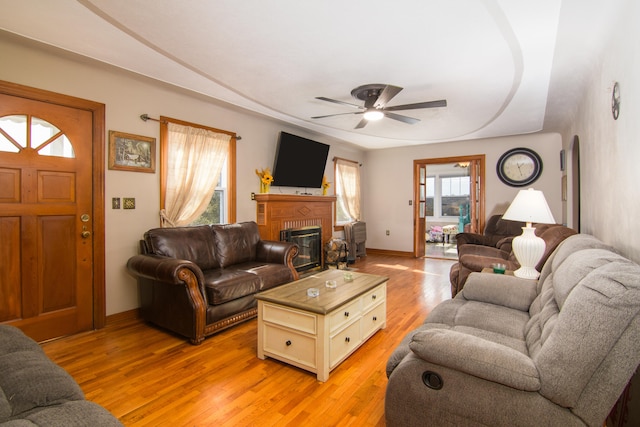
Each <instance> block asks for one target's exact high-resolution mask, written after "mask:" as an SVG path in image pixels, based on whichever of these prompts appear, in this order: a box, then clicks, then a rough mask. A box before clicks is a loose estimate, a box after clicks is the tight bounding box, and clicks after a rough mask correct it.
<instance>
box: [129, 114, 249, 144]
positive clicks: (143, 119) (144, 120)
mask: <svg viewBox="0 0 640 427" xmlns="http://www.w3.org/2000/svg"><path fill="white" fill-rule="evenodd" d="M140 120H142V121H143V122H146V121H147V120H153V121H154V122H158V123H169V122H167V121H166V120H158V119H154V118H153V117H149V115H148V114H141V115H140ZM241 139H242V137H241V136H240V135H236V141H240V140H241Z"/></svg>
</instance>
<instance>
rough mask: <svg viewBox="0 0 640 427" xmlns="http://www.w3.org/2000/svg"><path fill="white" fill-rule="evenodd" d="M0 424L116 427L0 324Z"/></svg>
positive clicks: (27, 342) (36, 350)
mask: <svg viewBox="0 0 640 427" xmlns="http://www.w3.org/2000/svg"><path fill="white" fill-rule="evenodd" d="M0 426H2V427H27V426H41V427H85V426H92V427H108V426H122V424H121V423H120V422H119V421H118V419H117V418H115V417H114V416H113V415H111V413H109V411H107V410H106V409H104V408H103V407H102V406H100V405H98V404H97V403H94V402H91V401H89V400H86V399H85V397H84V394H83V393H82V390H81V389H80V386H78V384H77V383H76V382H75V380H74V379H73V378H72V377H71V376H70V375H69V374H68V373H67V372H66V371H65V370H64V369H62V368H61V367H60V366H58V365H56V364H55V363H53V361H51V359H49V358H48V357H47V355H46V354H45V353H44V351H42V348H40V346H39V345H38V343H36V342H35V341H33V340H32V339H31V338H29V337H27V336H26V335H25V334H24V333H22V331H21V330H20V329H18V328H16V327H14V326H10V325H0Z"/></svg>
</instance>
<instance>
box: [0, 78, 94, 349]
mask: <svg viewBox="0 0 640 427" xmlns="http://www.w3.org/2000/svg"><path fill="white" fill-rule="evenodd" d="M104 111H105V109H104V105H103V104H99V103H95V102H92V101H86V100H82V99H78V98H73V97H69V96H65V95H60V94H55V93H52V92H46V91H42V90H38V89H33V88H29V87H25V86H20V85H16V84H13V83H8V82H1V81H0V184H1V185H0V241H2V242H3V245H2V247H1V248H0V252H1V256H2V259H3V262H2V265H1V266H0V291H1V293H2V295H3V301H2V304H1V305H0V323H6V324H11V325H14V326H17V327H19V328H20V329H22V330H23V331H24V332H25V333H26V334H27V335H29V336H30V337H31V338H33V339H34V340H36V341H45V340H48V339H52V338H57V337H60V336H64V335H70V334H74V333H78V332H82V331H87V330H91V329H94V328H100V327H103V326H104V323H105V317H106V310H105V295H104V293H105V290H104V287H105V283H104V189H103V180H104V154H103V153H104Z"/></svg>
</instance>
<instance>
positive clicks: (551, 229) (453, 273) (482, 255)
mask: <svg viewBox="0 0 640 427" xmlns="http://www.w3.org/2000/svg"><path fill="white" fill-rule="evenodd" d="M505 222H506V221H505ZM534 227H535V228H536V236H538V237H541V238H542V239H543V240H544V241H545V243H546V248H545V251H544V254H543V255H542V258H541V259H540V262H538V264H537V265H536V270H538V271H540V269H541V268H542V266H543V265H544V263H545V262H546V260H547V258H548V257H549V255H551V253H552V252H553V251H554V250H555V248H556V247H557V246H558V245H559V244H560V242H562V241H563V240H564V239H566V238H567V237H569V236H572V235H574V234H576V231H575V230H573V229H571V228H568V227H565V226H563V225H559V224H534ZM520 231H521V232H520V233H518V234H522V230H520ZM503 247H504V246H502V247H500V248H497V247H492V246H484V245H477V244H465V245H462V246H459V247H458V262H457V263H455V264H453V265H452V266H451V270H450V271H449V281H450V282H451V297H452V298H453V297H455V296H456V294H457V293H458V292H460V291H461V290H462V288H463V287H464V284H465V282H466V281H467V277H469V274H471V273H472V272H480V271H482V269H483V268H489V267H491V265H492V264H495V263H501V264H505V265H506V268H507V270H517V269H518V268H520V264H519V263H518V260H517V259H516V257H515V255H514V254H513V250H512V249H511V242H510V241H509V245H508V248H509V251H508V252H507V251H506V250H504V249H503Z"/></svg>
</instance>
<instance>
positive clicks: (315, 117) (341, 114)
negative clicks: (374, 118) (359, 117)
mask: <svg viewBox="0 0 640 427" xmlns="http://www.w3.org/2000/svg"><path fill="white" fill-rule="evenodd" d="M347 114H362V113H360V112H357V111H354V112H352V113H338V114H327V115H325V116H314V117H311V118H312V119H324V118H325V117H333V116H345V115H347Z"/></svg>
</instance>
